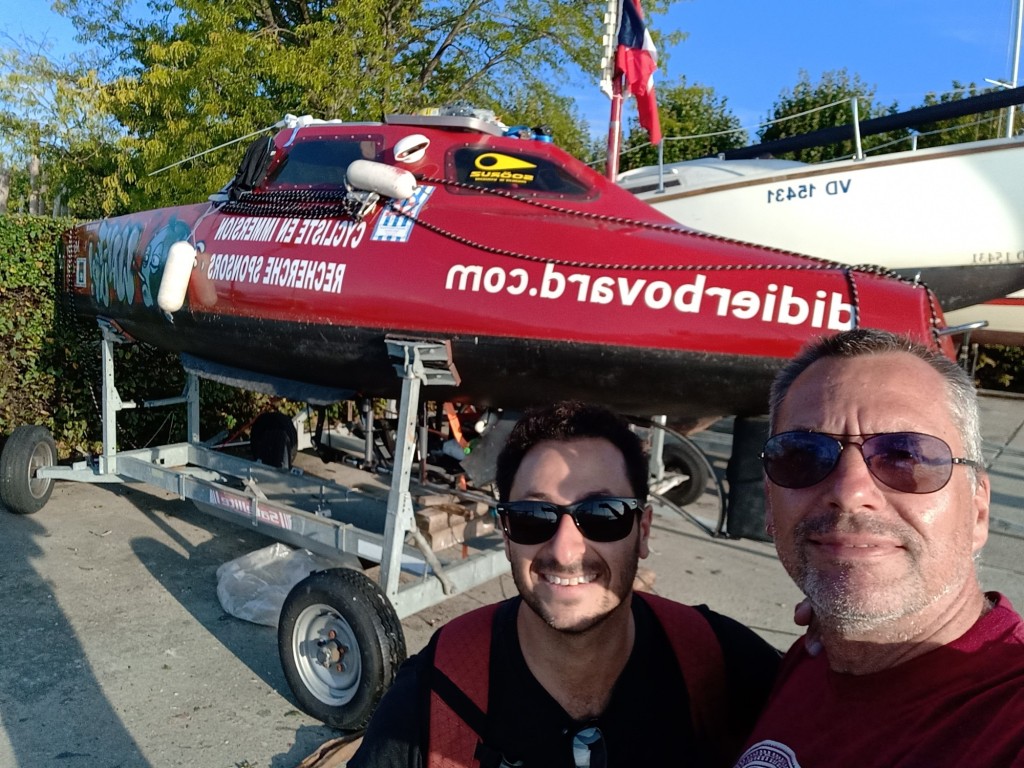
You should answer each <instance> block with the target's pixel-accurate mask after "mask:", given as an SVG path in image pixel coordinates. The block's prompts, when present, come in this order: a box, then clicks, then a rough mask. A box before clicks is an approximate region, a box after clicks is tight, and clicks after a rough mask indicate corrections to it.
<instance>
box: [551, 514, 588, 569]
mask: <svg viewBox="0 0 1024 768" xmlns="http://www.w3.org/2000/svg"><path fill="white" fill-rule="evenodd" d="M548 546H549V547H550V549H551V555H552V557H554V558H555V560H557V561H558V562H559V563H566V564H569V563H575V562H579V561H580V560H581V559H582V557H583V553H584V551H585V550H586V548H587V542H586V539H585V538H584V536H583V534H582V533H580V529H579V528H577V527H576V522H575V521H574V520H573V519H572V517H571V516H570V515H560V516H559V520H558V527H557V528H556V529H555V535H554V536H552V537H551V540H550V541H549V542H548Z"/></svg>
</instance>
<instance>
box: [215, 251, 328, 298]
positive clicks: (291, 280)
mask: <svg viewBox="0 0 1024 768" xmlns="http://www.w3.org/2000/svg"><path fill="white" fill-rule="evenodd" d="M206 276H207V277H208V278H210V280H219V281H221V282H238V283H252V284H253V285H270V286H274V287H276V288H295V289H299V290H304V291H319V292H321V293H341V286H342V281H343V280H344V278H345V265H344V264H339V263H337V262H334V261H323V260H321V259H289V258H285V257H282V256H266V257H264V256H250V255H247V254H236V253H231V254H226V253H211V254H210V266H209V268H208V269H207V271H206Z"/></svg>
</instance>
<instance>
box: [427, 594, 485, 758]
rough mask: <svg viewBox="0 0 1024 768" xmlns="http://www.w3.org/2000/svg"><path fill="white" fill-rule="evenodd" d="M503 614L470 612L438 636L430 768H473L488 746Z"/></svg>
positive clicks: (433, 673) (432, 682)
mask: <svg viewBox="0 0 1024 768" xmlns="http://www.w3.org/2000/svg"><path fill="white" fill-rule="evenodd" d="M497 608H498V604H493V605H488V606H485V607H483V608H479V609H477V610H475V611H470V612H469V613H467V614H464V615H462V616H459V617H457V618H455V619H452V620H451V621H450V622H448V623H447V624H446V625H445V626H444V627H442V628H441V629H440V630H438V633H437V637H436V640H437V642H436V644H435V647H434V664H433V667H432V668H431V670H430V672H431V680H430V728H429V737H428V752H427V761H426V764H427V766H428V767H429V768H448V767H449V766H451V767H452V768H455V767H456V766H470V765H473V760H474V757H475V755H476V752H477V748H478V746H481V745H482V738H483V730H484V725H485V723H486V717H487V693H488V689H489V683H490V659H491V633H492V628H493V625H494V614H495V611H496V610H497Z"/></svg>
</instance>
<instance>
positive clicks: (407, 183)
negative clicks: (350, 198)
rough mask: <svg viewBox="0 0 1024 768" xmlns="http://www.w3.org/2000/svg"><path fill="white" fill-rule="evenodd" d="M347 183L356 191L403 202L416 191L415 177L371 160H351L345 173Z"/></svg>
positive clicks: (391, 166)
mask: <svg viewBox="0 0 1024 768" xmlns="http://www.w3.org/2000/svg"><path fill="white" fill-rule="evenodd" d="M345 176H346V177H347V178H348V183H349V184H351V185H352V186H353V187H355V188H356V189H362V190H365V191H367V192H376V193H377V194H378V195H382V196H383V197H393V198H395V199H396V200H405V199H407V198H409V197H412V193H413V191H414V190H415V189H416V177H415V176H413V175H412V174H411V173H409V171H406V170H403V169H401V168H395V167H394V166H393V165H385V164H384V163H375V162H374V161H373V160H353V161H352V163H351V164H350V165H349V167H348V170H347V171H346V172H345Z"/></svg>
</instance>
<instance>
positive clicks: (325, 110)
mask: <svg viewBox="0 0 1024 768" xmlns="http://www.w3.org/2000/svg"><path fill="white" fill-rule="evenodd" d="M60 8H61V9H62V10H63V11H64V12H66V13H67V14H68V15H69V16H70V17H71V18H72V20H73V21H74V23H75V24H76V28H78V29H79V30H81V31H82V34H83V35H87V36H89V38H90V39H91V40H93V41H97V42H98V44H100V45H102V47H103V49H104V51H105V52H106V53H107V56H108V58H107V66H108V68H109V69H108V70H105V71H106V72H108V73H109V74H110V79H109V82H108V84H107V85H106V87H104V89H103V91H102V94H103V103H104V105H105V107H106V108H107V110H108V111H109V112H110V114H112V115H113V116H114V118H115V119H116V120H117V122H118V124H119V125H121V126H122V127H123V129H124V131H125V135H124V137H123V138H122V139H121V142H120V149H121V151H120V152H119V153H118V168H117V169H116V173H113V174H111V175H110V176H109V177H108V178H107V187H108V189H110V190H111V194H112V195H115V196H117V197H118V199H119V200H120V201H121V203H122V206H123V207H124V208H132V209H138V208H144V207H151V206H154V205H165V204H170V203H172V202H174V203H181V202H187V201H194V200H196V199H201V198H202V197H204V196H205V195H206V194H207V193H209V192H211V191H213V190H215V189H216V188H218V187H219V186H220V185H221V184H222V183H223V182H225V181H227V180H228V179H230V178H231V176H232V175H233V173H234V170H235V167H236V165H237V163H238V161H239V159H240V157H241V154H242V151H243V147H241V146H239V147H237V148H235V149H233V150H230V151H222V152H218V153H211V154H206V155H203V156H201V157H197V158H196V159H194V160H192V161H190V162H189V163H187V164H185V165H183V166H180V167H178V168H176V169H175V170H172V171H168V172H165V173H162V174H159V175H156V176H151V175H150V174H151V173H152V172H153V171H155V170H157V169H160V168H162V167H164V166H167V165H170V164H172V163H174V162H177V161H179V160H182V159H184V158H187V157H191V156H193V155H196V154H197V153H200V152H203V151H204V150H207V149H209V148H210V147H213V146H218V145H220V144H224V143H227V142H229V141H231V140H232V139H235V138H236V137H239V136H243V135H247V134H249V133H251V132H253V131H257V130H260V129H262V128H265V127H267V126H270V125H272V124H273V123H274V122H275V121H277V120H279V119H280V118H281V117H282V115H283V114H285V113H288V112H290V113H293V114H307V113H308V114H312V115H314V116H316V117H330V118H341V119H345V120H380V119H382V118H383V117H384V116H385V115H387V114H389V113H394V112H408V111H414V110H417V109H421V108H424V107H428V106H436V105H441V104H445V103H449V102H452V101H456V100H458V101H466V102H469V103H472V104H473V105H474V106H477V107H481V108H489V109H492V110H494V111H495V112H496V113H498V114H500V115H502V116H503V119H504V120H505V122H506V123H509V124H511V123H527V124H537V123H538V122H540V121H543V122H553V123H555V124H557V125H558V128H559V134H560V136H559V141H560V143H562V144H563V146H566V145H570V146H579V147H582V146H584V144H585V130H584V126H583V125H582V124H581V122H580V120H579V119H578V118H577V117H576V115H575V114H574V113H573V111H572V109H571V103H570V102H569V101H568V100H566V99H564V98H561V97H559V96H558V94H557V85H558V83H559V82H560V81H562V80H564V79H566V78H567V77H569V76H573V75H578V74H579V72H581V71H590V72H594V73H595V74H594V75H593V77H594V79H595V81H596V78H597V75H596V71H597V58H598V56H599V55H600V52H599V50H597V48H596V47H595V46H594V41H595V40H596V39H600V22H601V19H602V12H603V8H604V4H603V3H599V2H594V1H593V0H576V1H574V2H570V3H565V2H557V1H556V0H532V1H531V2H527V1H526V0H319V1H318V2H312V1H310V0H259V1H258V2H257V1H256V0H222V1H221V2H217V3H210V2H208V0H150V2H149V3H148V5H147V8H148V10H149V12H148V14H147V15H146V19H147V20H146V21H145V22H142V21H139V20H137V19H132V18H131V17H130V16H129V15H128V9H129V8H130V4H128V3H126V2H124V0H65V2H63V3H62V4H61V5H60ZM510 100H511V102H512V105H513V106H512V108H511V109H509V108H508V105H509V103H510ZM539 105H542V106H543V107H544V108H546V109H547V110H549V113H548V114H547V115H544V116H543V117H541V116H540V115H538V114H537V113H538V106H539ZM197 179H200V180H201V181H200V183H197Z"/></svg>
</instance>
